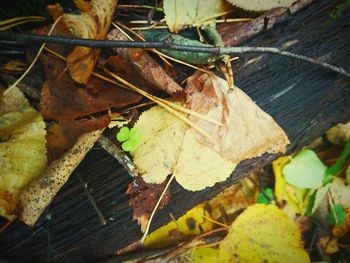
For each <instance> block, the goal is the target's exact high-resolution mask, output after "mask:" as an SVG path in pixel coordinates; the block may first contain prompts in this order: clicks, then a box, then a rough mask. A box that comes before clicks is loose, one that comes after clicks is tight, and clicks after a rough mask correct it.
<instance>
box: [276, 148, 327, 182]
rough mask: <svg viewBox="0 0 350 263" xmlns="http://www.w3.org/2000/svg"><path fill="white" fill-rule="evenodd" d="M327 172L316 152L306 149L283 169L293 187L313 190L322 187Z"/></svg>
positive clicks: (285, 176)
mask: <svg viewBox="0 0 350 263" xmlns="http://www.w3.org/2000/svg"><path fill="white" fill-rule="evenodd" d="M326 170H327V167H326V166H325V165H324V164H323V163H322V162H321V160H320V159H319V158H318V157H317V155H316V153H315V152H314V151H312V150H308V149H304V150H302V151H300V152H299V153H298V154H297V155H296V156H295V157H293V159H292V160H291V161H290V162H289V163H287V164H286V165H285V166H284V167H283V175H284V178H285V179H286V181H287V182H288V183H289V184H291V185H293V186H296V187H298V188H304V189H313V188H318V187H321V186H322V181H323V178H324V175H325V172H326Z"/></svg>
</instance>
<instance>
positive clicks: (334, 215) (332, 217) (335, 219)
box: [328, 204, 346, 226]
mask: <svg viewBox="0 0 350 263" xmlns="http://www.w3.org/2000/svg"><path fill="white" fill-rule="evenodd" d="M328 216H329V222H330V223H331V225H340V226H342V225H343V224H344V222H345V219H346V214H345V210H344V207H343V206H342V205H341V204H335V205H334V206H333V207H330V209H329V212H328Z"/></svg>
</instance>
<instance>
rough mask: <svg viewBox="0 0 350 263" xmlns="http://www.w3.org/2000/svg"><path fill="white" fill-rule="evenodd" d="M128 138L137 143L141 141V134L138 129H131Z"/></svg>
mask: <svg viewBox="0 0 350 263" xmlns="http://www.w3.org/2000/svg"><path fill="white" fill-rule="evenodd" d="M129 138H130V140H135V141H139V140H141V132H140V130H139V129H138V128H135V127H134V128H131V129H130V134H129Z"/></svg>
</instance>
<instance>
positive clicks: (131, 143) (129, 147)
mask: <svg viewBox="0 0 350 263" xmlns="http://www.w3.org/2000/svg"><path fill="white" fill-rule="evenodd" d="M139 142H140V141H138V140H127V141H125V142H123V144H122V149H123V150H124V151H126V152H132V151H135V150H136V149H137V147H138V146H139Z"/></svg>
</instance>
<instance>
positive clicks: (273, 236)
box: [220, 204, 310, 263]
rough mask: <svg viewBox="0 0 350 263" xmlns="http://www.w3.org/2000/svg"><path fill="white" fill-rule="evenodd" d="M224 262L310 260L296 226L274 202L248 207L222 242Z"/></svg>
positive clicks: (221, 249)
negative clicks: (272, 203)
mask: <svg viewBox="0 0 350 263" xmlns="http://www.w3.org/2000/svg"><path fill="white" fill-rule="evenodd" d="M220 260H221V262H250V263H251V262H310V259H309V256H308V254H307V253H306V251H305V250H304V249H303V245H302V240H301V234H300V231H299V229H298V227H297V225H296V224H295V223H294V222H293V221H292V220H290V219H289V218H288V216H287V215H286V214H285V213H283V212H282V211H281V210H280V209H278V208H277V207H276V206H274V205H263V204H256V205H253V206H250V207H248V208H247V209H246V210H245V211H244V212H243V213H242V214H241V215H240V216H238V217H237V219H236V220H235V221H234V223H233V224H232V225H231V227H230V230H229V233H228V234H227V236H226V237H225V239H224V240H223V241H222V242H221V243H220Z"/></svg>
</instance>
